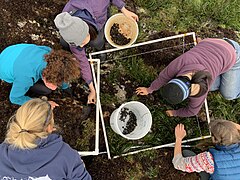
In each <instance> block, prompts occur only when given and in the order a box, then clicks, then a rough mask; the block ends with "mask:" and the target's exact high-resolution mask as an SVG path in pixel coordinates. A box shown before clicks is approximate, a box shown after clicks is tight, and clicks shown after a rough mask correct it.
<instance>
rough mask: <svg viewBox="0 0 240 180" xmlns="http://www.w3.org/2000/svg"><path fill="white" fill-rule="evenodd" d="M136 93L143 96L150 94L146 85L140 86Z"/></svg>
mask: <svg viewBox="0 0 240 180" xmlns="http://www.w3.org/2000/svg"><path fill="white" fill-rule="evenodd" d="M136 93H137V95H142V96H143V95H148V94H149V93H148V90H147V88H146V87H138V88H137V89H136Z"/></svg>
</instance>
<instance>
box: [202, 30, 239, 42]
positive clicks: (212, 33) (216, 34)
mask: <svg viewBox="0 0 240 180" xmlns="http://www.w3.org/2000/svg"><path fill="white" fill-rule="evenodd" d="M197 36H198V37H200V38H202V39H203V38H229V39H232V40H235V41H238V37H237V34H236V33H235V31H234V30H232V29H224V28H222V27H217V28H211V27H206V28H202V29H201V30H200V31H198V32H197Z"/></svg>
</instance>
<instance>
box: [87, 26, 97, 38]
mask: <svg viewBox="0 0 240 180" xmlns="http://www.w3.org/2000/svg"><path fill="white" fill-rule="evenodd" d="M87 25H88V27H89V34H90V40H91V41H93V40H95V39H96V38H97V36H98V31H97V29H96V28H95V27H94V26H93V25H91V24H89V23H87Z"/></svg>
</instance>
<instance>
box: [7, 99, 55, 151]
mask: <svg viewBox="0 0 240 180" xmlns="http://www.w3.org/2000/svg"><path fill="white" fill-rule="evenodd" d="M49 124H52V125H53V124H54V120H53V112H52V109H51V105H50V104H49V102H48V101H47V100H46V99H40V98H37V99H32V100H29V101H28V102H26V103H25V104H23V105H22V106H21V107H20V108H19V109H18V110H17V113H16V114H15V115H13V116H12V117H11V118H10V120H9V124H8V130H7V135H6V138H5V143H8V144H10V145H11V146H12V147H14V148H20V149H33V148H36V147H37V142H36V140H37V139H38V138H41V139H42V138H46V137H47V136H48V134H49V133H48V132H47V131H46V127H47V126H48V125H49Z"/></svg>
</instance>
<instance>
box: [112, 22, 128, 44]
mask: <svg viewBox="0 0 240 180" xmlns="http://www.w3.org/2000/svg"><path fill="white" fill-rule="evenodd" d="M120 31H121V30H120V28H119V24H117V23H114V24H113V26H112V27H111V29H110V36H111V39H112V41H113V42H114V43H115V44H117V45H120V46H123V45H126V44H128V43H129V42H130V41H131V39H130V38H127V37H125V36H124V35H123V34H122V33H121V32H120Z"/></svg>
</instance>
